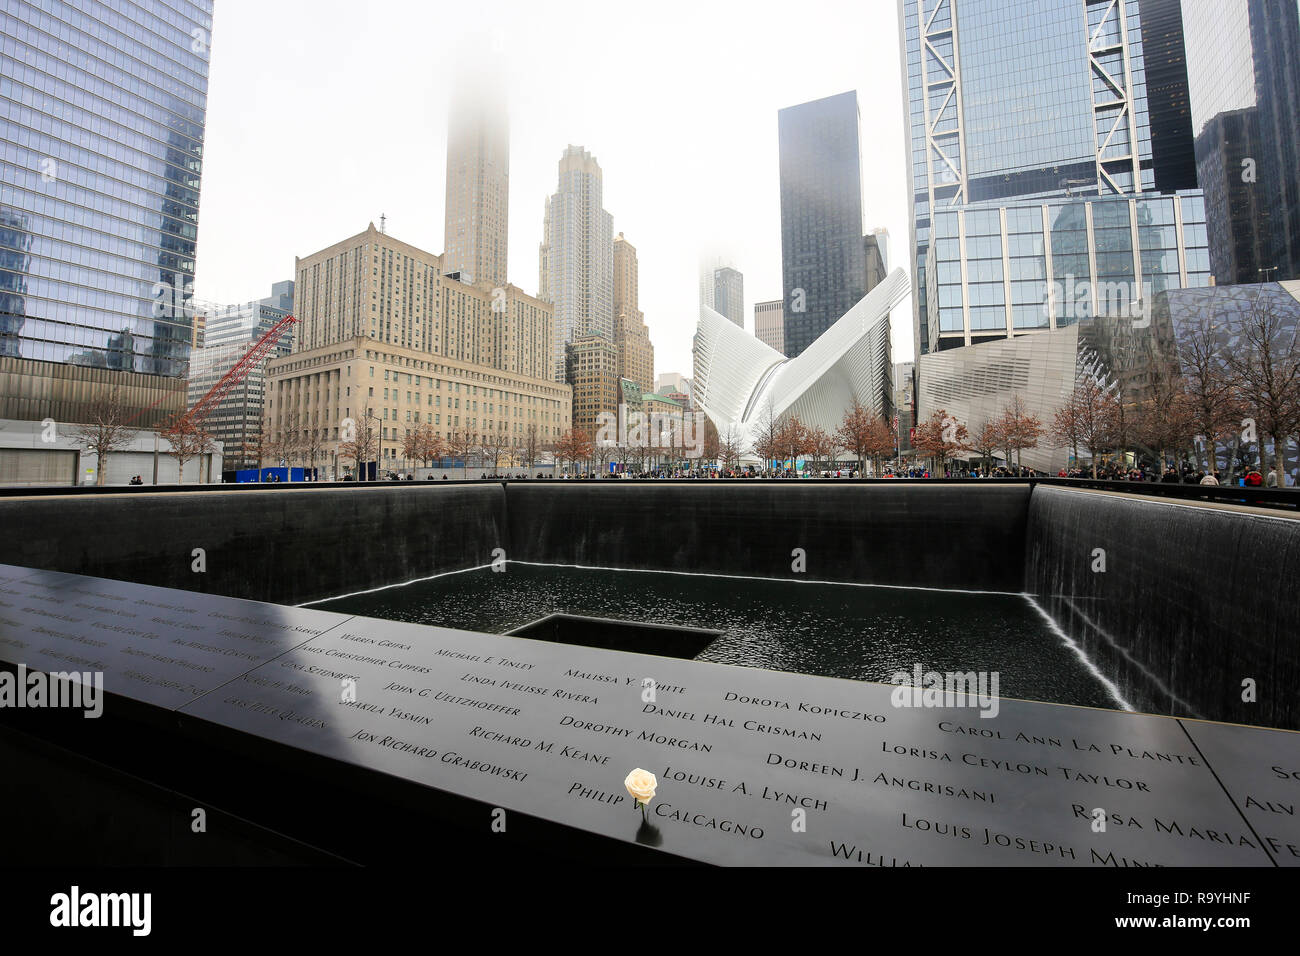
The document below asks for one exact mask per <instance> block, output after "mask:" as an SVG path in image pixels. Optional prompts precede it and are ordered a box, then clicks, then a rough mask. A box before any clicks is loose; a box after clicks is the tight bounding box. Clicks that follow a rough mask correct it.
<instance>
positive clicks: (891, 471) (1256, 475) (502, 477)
mask: <svg viewBox="0 0 1300 956" xmlns="http://www.w3.org/2000/svg"><path fill="white" fill-rule="evenodd" d="M475 471H477V472H478V473H477V475H475V474H474V472H475ZM461 477H477V478H478V479H480V480H492V481H519V480H526V479H530V478H533V479H540V478H559V479H561V480H564V481H592V480H595V479H640V480H645V479H661V478H676V479H682V478H691V479H701V480H709V479H721V478H733V479H734V478H747V479H768V480H772V479H778V480H786V479H801V478H877V477H878V478H936V477H937V478H972V479H980V478H1046V477H1050V476H1049V475H1048V474H1046V473H1044V472H1040V471H1035V470H1034V469H1032V468H1027V467H1024V466H1018V465H1010V466H1008V465H998V466H996V467H994V468H986V467H982V466H978V465H968V464H965V463H962V462H957V463H950V464H948V465H945V466H944V468H943V470H942V471H941V472H940V471H937V470H936V471H934V472H932V471H931V469H929V468H927V467H925V466H924V465H910V466H905V467H904V466H895V465H886V466H885V467H884V469H883V470H882V471H881V473H880V474H879V475H876V474H874V473H872V472H871V471H867V472H863V471H861V470H859V469H857V468H848V467H841V468H835V469H833V470H832V469H821V470H815V469H807V468H806V469H803V470H802V471H796V470H794V469H791V468H776V469H773V468H768V469H763V468H754V467H736V468H717V469H694V468H676V469H674V468H657V469H648V470H644V471H636V472H634V471H622V472H609V473H597V472H594V471H580V472H576V473H572V474H571V473H569V472H568V471H567V470H565V471H561V472H560V473H559V474H556V473H555V472H542V473H531V472H529V471H527V470H522V469H521V470H519V471H517V472H516V471H505V472H490V473H489V472H487V471H478V470H477V469H470V473H469V474H468V475H456V474H450V475H449V474H448V473H446V472H443V474H442V478H441V480H442V481H448V480H450V479H453V478H461ZM1056 477H1057V478H1086V479H1091V478H1093V474H1092V469H1091V468H1071V469H1065V468H1062V469H1060V470H1059V471H1058V472H1057V473H1056ZM1096 478H1097V479H1098V480H1104V481H1148V482H1162V483H1166V484H1172V483H1178V484H1185V485H1198V484H1199V485H1221V484H1227V483H1228V482H1229V478H1228V476H1227V475H1225V474H1224V473H1222V472H1220V471H1217V470H1216V471H1213V472H1209V473H1207V472H1205V471H1204V470H1202V469H1199V468H1197V467H1195V466H1193V465H1192V464H1191V463H1189V462H1183V463H1182V465H1181V466H1179V467H1177V468H1170V467H1166V468H1164V469H1163V470H1161V471H1160V472H1159V473H1157V472H1156V471H1155V470H1154V468H1153V467H1152V466H1151V465H1149V464H1143V465H1140V466H1135V467H1131V468H1124V467H1123V466H1121V465H1118V464H1107V465H1100V466H1098V468H1097V474H1096ZM265 480H267V481H278V480H279V478H278V477H276V476H274V475H271V476H268V477H267V478H266V479H265ZM341 480H343V481H353V480H354V479H353V476H352V475H351V474H350V473H348V474H345V475H344V476H343V477H342V479H341ZM385 480H389V481H414V480H416V478H415V475H414V474H413V473H411V472H401V473H399V472H389V473H387V474H386V475H385ZM424 480H426V481H435V480H437V476H436V475H435V474H434V473H433V472H432V471H431V472H429V473H428V474H426V475H425V476H424ZM135 483H136V481H135V479H132V484H135ZM1231 483H1232V484H1235V485H1241V486H1244V487H1248V488H1259V487H1267V488H1276V487H1277V486H1278V480H1277V472H1276V471H1272V470H1270V471H1269V472H1268V474H1267V476H1265V475H1264V474H1262V473H1261V472H1260V470H1259V469H1258V468H1254V467H1247V468H1246V469H1245V470H1244V471H1241V472H1237V473H1235V474H1233V475H1232V478H1231Z"/></svg>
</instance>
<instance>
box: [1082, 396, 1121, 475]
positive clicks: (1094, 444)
mask: <svg viewBox="0 0 1300 956" xmlns="http://www.w3.org/2000/svg"><path fill="white" fill-rule="evenodd" d="M1071 405H1072V407H1073V415H1074V428H1075V430H1076V433H1077V435H1078V442H1079V444H1080V445H1082V446H1083V447H1084V448H1087V449H1088V454H1089V455H1091V456H1092V477H1094V478H1096V477H1097V456H1098V455H1100V454H1101V453H1102V452H1103V451H1105V450H1106V449H1108V448H1113V447H1114V446H1115V440H1116V438H1115V436H1116V432H1117V430H1118V424H1117V423H1118V419H1119V399H1118V398H1116V397H1115V393H1114V392H1113V391H1112V390H1111V389H1109V388H1107V387H1106V386H1104V385H1102V384H1101V383H1100V382H1098V381H1097V380H1096V379H1094V378H1092V377H1090V376H1088V377H1085V378H1084V379H1083V381H1082V382H1080V383H1079V384H1077V385H1076V386H1075V388H1074V395H1073V396H1072V398H1071Z"/></svg>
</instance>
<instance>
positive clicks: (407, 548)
mask: <svg viewBox="0 0 1300 956" xmlns="http://www.w3.org/2000/svg"><path fill="white" fill-rule="evenodd" d="M0 529H2V536H3V541H4V544H3V553H4V558H3V560H4V561H6V562H7V563H10V564H17V565H23V566H25V567H31V568H41V569H46V570H52V571H67V572H70V573H73V574H89V575H95V576H98V577H106V578H116V579H118V580H123V581H133V582H135V583H137V584H152V585H157V586H159V587H170V588H181V589H184V590H187V591H201V592H204V593H208V594H224V595H227V596H229V597H241V598H250V599H254V600H258V601H272V602H275V603H277V604H300V603H303V602H306V601H313V600H319V599H322V598H326V597H332V596H335V595H339V594H345V593H351V592H354V591H364V590H368V589H370V588H377V587H382V586H384V585H388V584H397V583H400V582H403V581H409V580H412V579H414V578H419V577H428V576H430V575H434V574H438V573H440V572H443V571H453V570H459V569H462V568H470V567H475V566H478V565H484V564H488V563H490V562H491V560H492V552H493V550H494V549H496V548H504V546H505V542H506V528H505V492H504V490H503V489H502V487H501V485H500V484H499V483H497V482H483V483H482V484H481V485H464V484H455V485H445V486H444V485H430V486H424V485H417V486H414V487H412V486H410V485H406V486H393V487H388V486H383V485H381V486H378V487H366V488H314V489H311V490H301V491H293V490H290V491H288V492H287V493H286V491H283V490H279V489H277V490H275V491H247V490H244V491H227V492H220V491H204V492H194V493H188V494H184V493H175V494H166V493H164V494H121V495H93V496H84V497H72V496H69V497H56V496H49V497H16V498H4V499H0ZM196 548H201V549H203V552H204V554H203V560H204V563H205V565H206V570H203V571H196V570H194V563H195V561H196V558H195V557H194V555H193V552H194V549H196Z"/></svg>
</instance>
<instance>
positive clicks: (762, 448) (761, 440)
mask: <svg viewBox="0 0 1300 956" xmlns="http://www.w3.org/2000/svg"><path fill="white" fill-rule="evenodd" d="M781 427H782V426H781V422H780V420H779V419H778V418H777V414H776V408H775V406H774V405H773V404H772V400H771V399H770V398H769V399H768V400H767V405H766V406H764V408H763V410H762V411H761V412H760V413H759V416H758V420H757V421H755V422H754V427H753V428H752V429H751V430H750V435H751V436H752V437H751V439H750V440H751V441H752V442H753V452H754V454H755V455H757V456H758V457H759V458H761V459H763V468H764V470H766V469H767V468H769V467H770V466H771V464H772V461H773V460H774V459H775V458H777V457H778V455H779V454H780V448H779V445H780V437H781Z"/></svg>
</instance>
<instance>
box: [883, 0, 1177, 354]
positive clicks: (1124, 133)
mask: <svg viewBox="0 0 1300 956" xmlns="http://www.w3.org/2000/svg"><path fill="white" fill-rule="evenodd" d="M1159 6H1161V3H1160V0H1145V2H1140V0H899V10H900V23H901V25H902V47H903V49H902V55H903V73H904V84H905V89H906V91H907V92H906V95H907V109H908V118H909V127H910V159H911V168H910V176H911V183H912V201H913V217H912V250H911V251H912V264H913V267H914V270H915V276H916V288H915V294H914V295H913V308H914V329H915V333H916V352H917V355H923V354H926V353H927V352H930V351H932V350H935V349H937V348H949V347H958V346H963V345H970V344H972V343H973V342H978V341H980V340H981V339H986V338H988V337H989V336H997V335H1002V336H1004V337H1009V336H1012V335H1014V334H1015V332H1016V331H1017V329H1020V330H1024V331H1028V330H1029V329H1031V328H1055V327H1056V325H1057V324H1058V323H1057V319H1058V316H1056V315H1055V314H1054V313H1052V314H1047V313H1046V312H1044V310H1045V309H1046V310H1048V311H1050V310H1051V309H1052V308H1053V307H1054V306H1053V303H1052V300H1050V299H1046V298H1045V296H1044V292H1043V290H1044V289H1046V288H1047V285H1046V283H1047V282H1048V280H1049V279H1050V274H1044V275H1042V276H1039V275H1037V274H1036V271H1034V270H1030V271H1023V270H1022V271H1021V272H1016V273H1015V274H1012V273H1011V272H1010V271H1009V270H1011V269H1013V268H1014V264H1013V263H1011V262H1010V261H1009V257H1012V256H1015V255H1019V254H1021V253H1022V252H1023V253H1024V254H1025V255H1029V253H1030V252H1031V251H1034V250H1038V246H1041V245H1042V241H1043V240H1042V238H1041V237H1042V235H1043V232H1044V229H1049V230H1051V234H1052V235H1053V237H1054V235H1055V231H1056V230H1058V229H1061V228H1064V225H1065V224H1064V223H1058V222H1056V220H1057V219H1058V218H1059V215H1058V214H1057V213H1056V212H1055V211H1054V210H1055V207H1054V206H1052V207H1049V206H1044V205H1043V204H1044V202H1046V201H1048V200H1055V199H1060V198H1064V199H1066V200H1074V201H1076V202H1080V203H1082V204H1083V205H1079V206H1074V207H1073V209H1072V210H1070V209H1067V210H1066V211H1065V213H1064V214H1065V215H1066V218H1067V219H1068V218H1069V217H1070V216H1074V217H1076V218H1077V221H1078V224H1079V227H1080V230H1081V231H1082V232H1084V233H1088V234H1089V235H1092V233H1090V232H1089V230H1091V229H1092V228H1093V226H1094V223H1093V215H1092V211H1091V210H1089V209H1086V208H1084V206H1087V205H1090V202H1091V200H1095V199H1105V198H1115V197H1136V196H1139V195H1144V194H1146V195H1150V194H1153V193H1154V192H1155V190H1156V189H1157V170H1162V171H1163V170H1167V169H1172V170H1173V172H1172V173H1171V174H1167V175H1168V178H1169V180H1170V181H1171V182H1173V183H1174V184H1175V188H1177V187H1178V186H1183V185H1186V186H1191V185H1193V184H1192V183H1191V182H1190V181H1188V179H1189V177H1187V176H1186V175H1185V170H1186V164H1185V163H1184V164H1183V165H1182V170H1183V171H1184V172H1183V173H1182V176H1183V179H1182V181H1179V179H1178V176H1179V175H1180V174H1179V172H1178V169H1179V167H1178V164H1177V163H1176V162H1165V161H1164V160H1165V159H1166V157H1165V156H1162V155H1161V151H1162V150H1173V151H1177V150H1179V149H1182V150H1183V151H1186V149H1187V143H1188V137H1187V136H1186V135H1180V130H1182V127H1185V126H1186V125H1188V124H1189V122H1190V121H1189V119H1188V117H1187V115H1186V113H1187V110H1186V102H1185V97H1183V96H1182V95H1181V88H1180V84H1184V85H1185V80H1183V79H1182V78H1181V76H1180V74H1179V72H1178V69H1177V67H1176V65H1174V68H1173V69H1166V70H1165V72H1164V73H1163V74H1162V75H1161V92H1160V96H1159V97H1157V98H1156V102H1157V104H1158V108H1159V110H1160V113H1159V115H1157V116H1155V117H1153V116H1152V115H1151V108H1150V106H1149V103H1148V95H1147V75H1146V69H1145V54H1144V31H1143V17H1142V13H1141V11H1142V9H1144V8H1150V9H1154V8H1155V7H1159ZM1162 12H1167V11H1162ZM1147 18H1148V19H1149V20H1151V21H1152V23H1153V24H1154V23H1156V22H1157V21H1156V18H1155V16H1154V14H1150V13H1149V14H1148V17H1147ZM1161 27H1162V28H1161V29H1160V30H1159V32H1158V34H1153V33H1152V31H1151V30H1148V31H1147V33H1146V34H1145V36H1147V37H1152V36H1153V35H1158V36H1159V37H1160V41H1161V43H1162V45H1168V44H1167V42H1166V41H1167V40H1168V37H1169V35H1170V32H1171V31H1172V30H1173V29H1174V28H1173V26H1172V25H1170V26H1166V25H1165V24H1164V23H1163V21H1162V23H1161ZM1162 64H1164V65H1165V66H1169V64H1168V60H1167V58H1165V59H1162ZM1179 110H1181V115H1180V114H1179V113H1178V111H1179ZM1180 123H1181V124H1182V126H1181V127H1180V125H1179V124H1180ZM1153 128H1154V129H1156V130H1157V131H1158V132H1159V133H1160V135H1159V136H1154V137H1153V133H1152V130H1153ZM1168 158H1169V159H1171V160H1172V159H1174V158H1176V157H1173V156H1170V157H1168ZM1162 178H1164V177H1162ZM968 207H975V208H987V209H989V210H991V212H990V214H989V215H986V216H982V217H976V218H975V219H971V220H957V219H951V220H947V222H948V224H950V225H953V226H954V227H955V226H956V225H958V224H959V223H961V222H967V223H968V224H969V223H974V222H976V221H977V220H978V222H979V223H981V224H982V227H987V228H986V232H984V233H980V234H979V235H978V236H976V235H975V234H973V233H972V234H971V241H970V242H969V243H968V241H967V237H966V236H965V235H964V234H958V233H956V232H954V233H953V234H952V235H951V236H945V242H946V244H947V245H950V246H951V247H952V248H951V250H950V255H949V259H948V264H947V265H946V266H945V267H943V268H941V269H939V270H935V269H933V268H928V266H933V265H935V264H934V263H930V262H929V259H930V258H931V257H930V247H931V239H932V232H933V227H934V225H935V223H936V222H937V221H938V220H939V218H940V214H941V213H942V212H944V211H945V210H957V209H963V208H968ZM1170 208H1171V209H1173V210H1174V211H1175V212H1178V213H1181V211H1182V210H1183V208H1184V207H1183V206H1182V205H1175V206H1171V207H1170ZM1188 208H1189V209H1192V210H1193V211H1195V210H1198V209H1199V206H1198V205H1197V204H1192V206H1190V207H1188ZM999 210H1001V211H999ZM1142 211H1143V210H1142V208H1141V207H1139V208H1138V209H1133V208H1131V207H1129V206H1127V205H1121V206H1113V207H1112V206H1108V207H1106V209H1105V213H1106V214H1107V215H1109V214H1110V213H1112V212H1118V213H1122V214H1123V216H1124V217H1125V219H1126V221H1131V222H1139V220H1138V219H1136V218H1131V217H1133V216H1136V215H1141V213H1142ZM1099 215H1100V211H1099ZM1016 222H1023V223H1027V224H1028V228H1027V232H1028V233H1030V234H1034V235H1036V236H1037V237H1038V239H1037V243H1038V245H1037V246H1034V249H1033V250H1031V249H1030V248H1029V243H1022V244H1021V245H1022V246H1023V247H1024V248H1022V249H1019V250H1018V251H1017V250H1016V249H1008V246H1007V244H1004V243H1001V242H998V241H996V237H999V236H1002V235H1004V234H1006V233H1007V231H1008V229H1011V230H1012V231H1014V228H1018V227H1014V224H1015V223H1016ZM1044 222H1046V223H1047V225H1046V226H1044ZM1097 225H1098V227H1099V228H1100V227H1101V226H1102V225H1103V224H1102V223H1098V224H1097ZM1170 225H1171V226H1177V223H1171V224H1170ZM1085 226H1086V228H1085ZM1013 227H1014V228H1013ZM1107 228H1109V226H1107ZM1112 231H1113V232H1114V235H1113V236H1110V235H1109V234H1107V236H1106V237H1105V239H1106V241H1109V240H1110V239H1115V240H1117V241H1118V240H1123V242H1121V243H1120V245H1119V246H1117V247H1116V248H1115V249H1114V250H1113V251H1114V252H1115V253H1116V254H1117V255H1118V256H1119V257H1120V258H1123V257H1125V256H1126V257H1127V258H1126V259H1125V261H1126V262H1127V263H1128V270H1127V272H1126V273H1125V276H1131V278H1132V280H1133V281H1134V282H1135V283H1136V282H1137V279H1138V275H1137V269H1135V268H1134V266H1133V263H1134V262H1135V261H1136V260H1135V256H1134V252H1133V250H1134V249H1135V248H1138V246H1137V245H1136V243H1137V241H1138V239H1139V238H1140V237H1139V236H1137V235H1136V233H1135V232H1134V231H1133V229H1132V228H1130V229H1128V230H1127V231H1126V230H1124V229H1123V228H1121V227H1115V228H1114V229H1113V230H1112ZM1121 233H1122V235H1121ZM948 240H950V242H949V241H948ZM976 240H978V241H976ZM1053 241H1055V239H1054V238H1053ZM1163 241H1164V240H1163V239H1162V242H1163ZM1181 244H1182V239H1181V235H1179V236H1173V237H1172V238H1169V241H1168V242H1167V243H1166V246H1167V247H1168V248H1177V247H1178V246H1179V245H1181ZM1192 244H1193V245H1194V244H1195V243H1194V242H1193V243H1192ZM1058 251H1059V252H1061V253H1062V254H1065V252H1066V250H1065V249H1064V248H1063V247H1062V248H1060V249H1059V250H1058ZM1072 251H1081V252H1083V253H1084V258H1086V257H1087V253H1088V244H1087V243H1086V242H1082V241H1081V243H1080V244H1079V250H1072ZM1096 251H1100V252H1102V253H1103V254H1105V253H1107V252H1110V251H1112V250H1109V249H1107V248H1104V247H1102V248H1100V249H1098V250H1096ZM1035 255H1036V256H1038V257H1039V258H1042V257H1043V256H1042V254H1041V250H1040V251H1035ZM1138 258H1139V259H1140V257H1138ZM985 259H987V260H990V261H989V262H987V263H984V262H980V263H976V264H972V260H985ZM1046 261H1047V262H1050V257H1049V258H1047V260H1046ZM972 269H973V270H974V271H973V273H972ZM1101 271H1105V270H1101ZM1163 271H1164V272H1166V273H1172V274H1174V275H1178V274H1179V272H1180V271H1181V272H1184V273H1185V272H1186V271H1187V269H1186V266H1185V265H1184V266H1183V267H1182V269H1181V270H1180V268H1178V267H1175V266H1170V267H1169V268H1168V269H1165V270H1163ZM1192 271H1195V269H1193V270H1192ZM1030 272H1034V274H1030ZM1090 273H1098V274H1097V275H1093V281H1094V282H1096V281H1098V280H1099V279H1100V278H1102V277H1101V275H1100V274H1099V272H1098V269H1096V268H1092V269H1090V270H1089V272H1084V273H1082V275H1085V276H1087V275H1089V274H1090ZM936 274H937V275H938V277H939V281H941V282H947V283H949V284H950V285H952V286H953V287H955V288H957V289H958V290H959V291H960V296H956V295H955V294H954V293H952V292H951V291H950V292H949V293H948V295H949V300H948V301H946V302H942V303H940V302H933V301H931V299H932V298H934V297H935V295H936V293H937V292H938V291H939V290H937V289H934V288H931V285H932V283H933V281H934V279H935V276H936ZM1074 274H1075V275H1080V274H1081V273H1080V272H1079V271H1078V270H1074ZM1013 279H1014V280H1026V281H1034V282H1037V283H1039V287H1038V291H1036V292H1035V294H1034V295H1033V297H1032V298H1026V295H1027V294H1028V293H1023V292H1022V291H1020V290H1017V289H1016V288H1011V285H1012V280H1013ZM972 284H974V286H978V288H974V287H973V285H972ZM945 309H946V310H948V311H949V312H950V314H951V316H952V323H953V324H951V325H947V326H945V327H944V328H943V329H937V328H934V327H933V319H934V317H935V316H936V315H940V316H942V315H943V313H944V311H945ZM1033 309H1037V310H1038V312H1039V313H1040V315H1042V316H1043V319H1042V321H1037V320H1035V321H1032V322H1031V321H1030V320H1029V312H1030V311H1032V310H1033ZM972 333H974V337H972Z"/></svg>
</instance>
